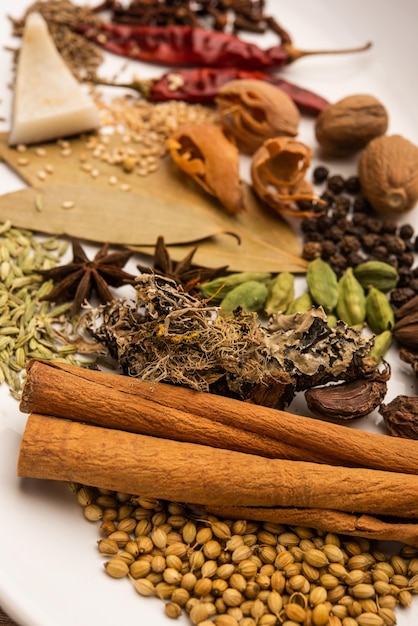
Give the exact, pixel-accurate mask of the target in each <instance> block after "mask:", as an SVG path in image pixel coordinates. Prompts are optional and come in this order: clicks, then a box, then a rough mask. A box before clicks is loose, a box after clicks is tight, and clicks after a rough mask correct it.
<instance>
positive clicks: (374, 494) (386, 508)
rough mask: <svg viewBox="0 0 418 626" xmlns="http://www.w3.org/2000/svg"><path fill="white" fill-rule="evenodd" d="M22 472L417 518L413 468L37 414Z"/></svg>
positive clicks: (172, 493)
mask: <svg viewBox="0 0 418 626" xmlns="http://www.w3.org/2000/svg"><path fill="white" fill-rule="evenodd" d="M18 474H19V476H22V477H30V478H40V479H49V480H61V481H70V482H71V481H72V482H78V483H81V484H84V485H92V486H96V487H99V488H103V489H110V490H112V491H121V492H123V493H129V494H132V495H142V496H144V497H152V498H159V499H164V500H170V501H174V502H184V500H185V499H187V501H189V502H193V503H195V504H202V505H205V506H207V507H208V508H209V507H215V506H225V503H228V505H229V506H237V507H261V508H262V509H268V508H270V507H301V508H314V509H335V510H339V511H345V512H347V513H352V512H353V511H355V512H357V513H366V514H373V515H382V516H383V515H394V516H398V517H404V518H408V519H417V517H418V497H417V496H418V476H416V475H413V474H401V473H397V472H385V471H381V470H372V469H365V468H357V467H355V468H353V467H351V468H348V467H339V466H334V465H326V464H321V463H310V462H305V461H288V460H282V459H266V458H264V457H260V456H257V455H254V454H243V453H241V452H233V451H231V450H224V449H220V448H213V447H211V446H205V445H200V444H194V443H188V442H179V441H172V440H169V439H162V438H156V437H149V436H146V435H138V434H133V433H127V432H123V431H120V430H114V429H110V428H102V427H98V426H91V425H89V424H82V423H79V422H73V421H71V420H67V419H60V418H56V417H49V416H44V415H37V414H34V413H33V414H31V415H30V416H29V418H28V420H27V423H26V428H25V431H24V434H23V437H22V441H21V446H20V452H19V462H18ZM382 494H384V496H383V497H382Z"/></svg>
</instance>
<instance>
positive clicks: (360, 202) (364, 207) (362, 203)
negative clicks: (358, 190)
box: [353, 196, 370, 213]
mask: <svg viewBox="0 0 418 626" xmlns="http://www.w3.org/2000/svg"><path fill="white" fill-rule="evenodd" d="M353 209H354V211H362V212H363V213H368V212H369V211H370V204H369V203H368V202H367V200H366V198H363V196H358V197H357V198H354V202H353Z"/></svg>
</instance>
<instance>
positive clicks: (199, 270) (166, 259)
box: [137, 236, 228, 293]
mask: <svg viewBox="0 0 418 626" xmlns="http://www.w3.org/2000/svg"><path fill="white" fill-rule="evenodd" d="M196 251H197V246H196V247H195V248H193V250H191V251H190V252H189V254H187V255H186V256H185V257H184V259H182V260H181V261H173V259H172V258H171V257H170V253H169V251H168V249H167V246H166V244H165V241H164V237H161V236H160V237H158V239H157V243H156V245H155V250H154V257H153V267H150V266H147V265H137V268H138V270H139V271H140V272H144V273H149V272H155V273H156V274H157V273H158V274H160V275H161V276H165V277H167V278H171V279H173V280H175V281H176V283H177V284H178V285H181V286H182V287H183V289H184V291H186V292H188V293H190V292H191V291H193V290H194V289H195V288H196V287H197V286H198V285H199V284H200V283H202V282H204V281H206V280H212V278H216V276H221V275H222V274H224V273H225V271H226V270H227V268H228V266H227V265H225V266H223V267H218V268H215V269H212V268H209V267H200V266H197V265H192V261H193V257H194V255H195V254H196Z"/></svg>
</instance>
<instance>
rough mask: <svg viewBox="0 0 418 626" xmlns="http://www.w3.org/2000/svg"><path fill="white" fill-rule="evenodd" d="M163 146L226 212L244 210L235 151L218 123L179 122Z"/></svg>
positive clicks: (237, 158)
mask: <svg viewBox="0 0 418 626" xmlns="http://www.w3.org/2000/svg"><path fill="white" fill-rule="evenodd" d="M167 149H168V151H169V153H170V155H171V157H172V159H173V161H174V162H175V163H176V165H178V167H179V168H180V169H181V170H183V171H184V172H185V173H186V174H188V175H189V176H191V177H192V178H193V180H194V181H195V182H196V183H197V184H198V185H200V186H201V187H203V189H204V190H205V191H206V192H207V193H209V194H211V195H213V196H215V197H217V198H218V199H219V200H220V202H221V203H222V204H223V205H224V207H225V208H226V209H227V210H228V211H229V212H230V213H240V212H241V211H243V210H244V208H245V206H244V192H243V188H242V186H241V181H240V174H239V153H238V150H237V148H236V146H235V145H234V144H233V143H231V141H229V140H228V138H227V137H226V135H225V133H224V132H223V130H222V128H221V127H220V126H217V125H216V124H200V125H187V126H183V127H181V128H179V129H178V130H177V131H176V132H175V133H174V134H173V135H172V136H171V137H170V138H169V139H168V141H167Z"/></svg>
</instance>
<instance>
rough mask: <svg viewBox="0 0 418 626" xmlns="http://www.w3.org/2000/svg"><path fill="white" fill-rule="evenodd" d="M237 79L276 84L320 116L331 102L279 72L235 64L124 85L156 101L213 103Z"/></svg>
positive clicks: (192, 69) (302, 105) (194, 69)
mask: <svg viewBox="0 0 418 626" xmlns="http://www.w3.org/2000/svg"><path fill="white" fill-rule="evenodd" d="M237 79H244V80H245V79H256V80H262V81H265V82H268V83H271V84H272V85H276V86H277V87H280V88H281V89H283V91H285V92H286V93H287V95H288V96H289V97H290V98H292V100H293V102H294V103H295V104H296V106H297V107H298V108H299V109H301V110H302V111H303V112H305V113H311V114H314V115H316V114H318V113H320V112H321V111H323V110H324V109H325V108H326V107H327V106H328V105H329V102H328V100H325V98H323V97H322V96H319V95H317V94H316V93H313V92H312V91H309V90H308V89H304V88H303V87H299V86H298V85H294V84H293V83H290V82H289V81H287V80H284V79H283V78H279V77H278V76H276V75H275V74H267V73H264V72H258V71H250V70H248V71H247V70H239V69H235V68H232V67H226V68H223V69H216V68H212V67H197V68H185V69H181V70H178V71H173V72H165V73H164V74H163V75H162V76H161V77H160V78H156V79H150V80H134V81H133V82H131V83H125V84H123V85H120V86H121V87H127V88H129V89H134V90H135V91H139V92H140V93H141V95H142V96H144V98H146V99H147V100H151V101H153V102H166V101H167V100H182V101H184V102H188V103H190V104H195V103H200V104H211V103H213V101H214V100H215V97H216V96H217V94H218V91H219V89H220V88H221V87H222V86H223V85H225V84H226V83H229V82H230V81H231V80H237Z"/></svg>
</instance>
